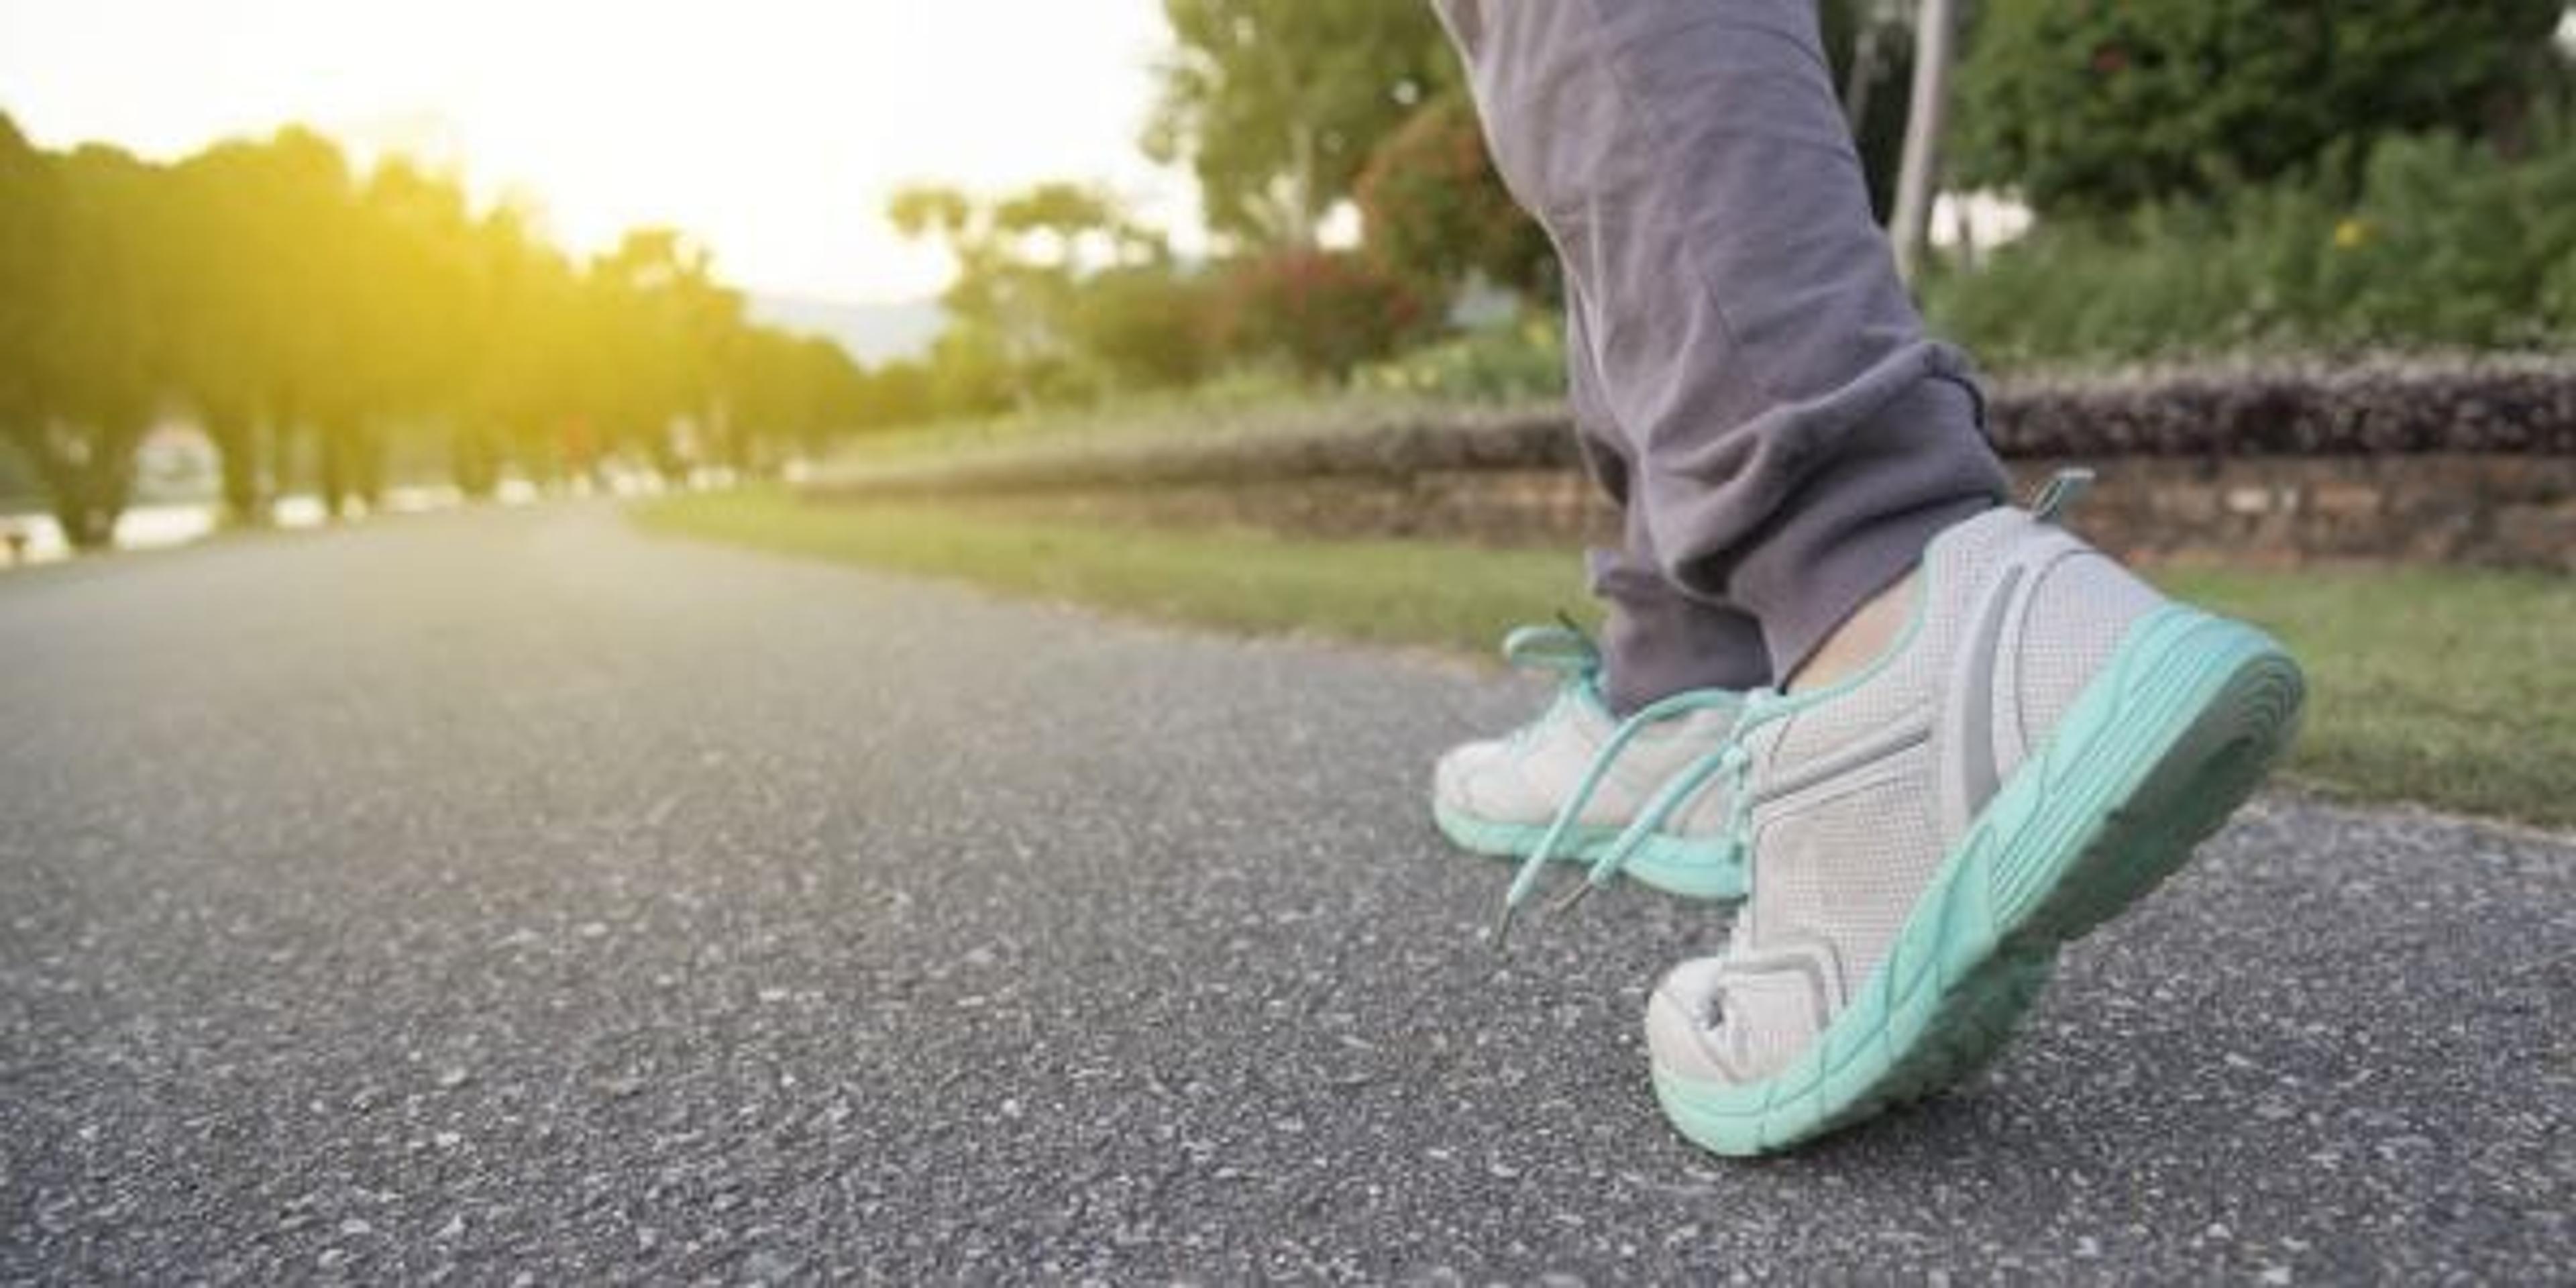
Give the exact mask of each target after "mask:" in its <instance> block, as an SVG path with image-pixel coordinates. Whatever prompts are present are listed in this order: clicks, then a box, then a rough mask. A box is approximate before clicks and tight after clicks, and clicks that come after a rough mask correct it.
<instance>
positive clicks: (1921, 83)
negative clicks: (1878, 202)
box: [1887, 0, 1958, 281]
mask: <svg viewBox="0 0 2576 1288" xmlns="http://www.w3.org/2000/svg"><path fill="white" fill-rule="evenodd" d="M1957 35H1958V14H1957V10H1956V8H1955V7H1954V6H1953V4H1952V2H1951V0H1916V17H1915V24H1914V85H1913V92H1912V94H1911V95H1909V97H1908V102H1907V105H1906V111H1905V156H1904V160H1903V162H1902V163H1901V164H1900V165H1899V166H1898V167H1897V172H1896V202H1895V205H1894V207H1893V209H1891V210H1890V212H1889V214H1888V221H1887V237H1888V240H1889V241H1890V242H1892V243H1894V245H1895V249H1896V272H1897V274H1898V276H1901V277H1903V278H1905V279H1906V280H1907V281H1912V280H1913V279H1914V266H1915V264H1916V262H1917V261H1918V260H1920V259H1921V257H1922V254H1923V248H1924V246H1925V244H1926V242H1927V240H1928V237H1929V234H1930V233H1931V230H1932V197H1933V194H1934V192H1935V190H1936V189H1938V188H1939V186H1940V183H1941V146H1942V139H1941V136H1942V133H1943V129H1944V127H1945V126H1946V125H1947V124H1948V122H1949V115H1950V59H1951V54H1950V49H1951V43H1952V41H1953V40H1954V39H1956V37H1957Z"/></svg>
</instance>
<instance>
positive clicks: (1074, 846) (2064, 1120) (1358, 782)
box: [0, 509, 2576, 1282]
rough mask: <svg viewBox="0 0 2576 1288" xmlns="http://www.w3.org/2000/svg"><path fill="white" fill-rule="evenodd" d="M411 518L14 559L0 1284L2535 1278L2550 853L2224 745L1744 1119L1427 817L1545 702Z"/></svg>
mask: <svg viewBox="0 0 2576 1288" xmlns="http://www.w3.org/2000/svg"><path fill="white" fill-rule="evenodd" d="M1529 697H1530V694H1529V690H1527V689H1525V688H1523V687H1521V685H1520V683H1519V682H1516V681H1511V680H1505V679H1501V678H1498V677H1495V676H1491V675H1485V674H1480V673H1475V672H1472V671H1469V670H1467V669H1464V668H1460V667H1455V666H1451V665H1449V664H1445V663H1437V662H1432V661H1427V660H1423V659H1419V658H1405V657H1392V656H1386V655H1379V654H1370V653H1362V652H1355V651H1349V650H1344V649H1338V648H1330V647H1319V646H1312V645H1304V644H1288V643H1242V642H1236V641H1229V640H1224V639H1218V638H1212V637H1207V636H1202V635H1196V634H1189V633H1182V632H1174V631H1167V630H1162V629H1156V628H1151V627H1144V626H1137V625H1130V624H1122V623H1116V622H1104V621H1101V620H1098V619H1095V618H1092V617H1089V616H1086V615H1083V614H1080V613H1075V612H1071V611H1066V610H1058V609H1049V608H1032V607H1023V606H1012V605H1005V604H998V603H994V602H991V601H988V600H985V599H983V598H980V597H978V596H976V595H974V594H971V593H968V592H964V591H959V590H953V589H948V588H943V587H938V586H930V585H923V584H917V583H910V582H904V581H898V580H893V579H887V578H880V577H876V576H871V575H867V574H862V573H857V572H852V571H847V570H842V569H837V568H831V567H826V566H822V565H817V564H804V563H797V562H790V561H784V560H776V559H770V558H766V557H762V556H756V555H751V554H745V553H737V552H733V551H727V550H719V549H713V548H706V547H699V546H692V545H685V544H677V543H667V542H660V541H655V540H651V539H648V538H645V537H642V536H639V535H636V534H634V533H632V532H630V531H629V530H627V529H626V528H625V527H624V526H623V525H622V524H621V522H620V521H619V520H618V518H617V517H616V516H615V515H614V514H612V513H609V512H607V511H603V510H582V509H547V510H529V511H517V512H508V513H487V514H458V515H449V516H437V517H425V518H419V519H411V520H405V521H401V522H395V523H386V524H383V525H379V526H377V527H374V528H370V529H367V530H363V531H357V532H351V533H346V534H336V535H327V536H318V535H317V536H280V537H275V538H264V539H254V540H243V541H238V542H227V543H219V544H217V545H216V546H213V547H208V548H202V549H197V550H192V551H187V552H182V553H177V554H169V555H157V556H148V557H140V558H132V559H124V560H115V561H110V562H107V563H103V564H97V565H90V566H83V567H76V568H66V569H58V570H49V571H40V572H35V573H29V574H23V575H13V576H8V577H0V1281H7V1280H19V1279H28V1280H43V1281H49V1282H67V1281H148V1282H171V1281H177V1280H180V1279H183V1278H196V1277H204V1278H207V1279H212V1280H217V1281H225V1280H246V1281H250V1282H276V1281H282V1280H307V1279H317V1278H318V1279H326V1280H328V1279H348V1280H363V1281H370V1282H381V1281H388V1280H395V1279H405V1280H430V1279H437V1278H451V1279H456V1280H461V1281H474V1282H494V1281H507V1280H509V1279H510V1278H512V1277H513V1276H514V1275H516V1274H518V1273H519V1272H521V1271H527V1272H532V1274H533V1278H532V1280H531V1281H532V1282H564V1281H579V1280H597V1279H614V1278H651V1279H655V1280H670V1279H684V1278H698V1277H704V1278H709V1279H715V1280H724V1281H734V1282H740V1281H746V1280H780V1279H798V1278H806V1277H819V1276H821V1275H825V1274H847V1273H850V1272H860V1273H864V1274H867V1275H869V1276H871V1277H878V1278H884V1279H890V1280H895V1281H916V1280H920V1279H934V1280H950V1279H976V1280H983V1279H994V1278H1010V1279H1040V1280H1047V1281H1064V1280H1070V1279H1077V1278H1081V1277H1085V1276H1092V1275H1097V1276H1101V1277H1105V1278H1108V1279H1111V1280H1114V1281H1121V1282H1128V1281H1140V1280H1151V1279H1163V1278H1168V1277H1174V1276H1179V1277H1186V1278H1193V1279H1201V1280H1212V1281H1220V1282H1222V1281H1241V1280H1245V1279H1251V1278H1256V1277H1258V1278H1271V1277H1296V1278H1304V1277H1315V1278H1363V1279H1371V1280H1378V1279H1390V1278H1396V1279H1419V1280H1429V1281H1443V1280H1457V1279H1467V1280H1484V1279H1487V1278H1495V1277H1499V1278H1508V1279H1515V1280H1531V1279H1539V1278H1543V1277H1546V1276H1548V1275H1550V1274H1562V1275H1567V1276H1572V1277H1575V1278H1580V1279H1585V1280H1591V1281H1612V1280H1632V1279H1690V1280H1710V1279H1719V1278H1723V1277H1726V1276H1731V1275H1734V1274H1737V1273H1739V1272H1740V1273H1743V1274H1747V1275H1752V1276H1755V1277H1770V1276H1777V1277H1783V1278H1792V1279H1806V1278H1814V1277H1818V1276H1833V1277H1845V1276H1851V1275H1861V1276H1868V1277H1875V1276H1878V1275H1882V1274H1890V1273H1911V1272H1919V1271H1923V1270H1946V1271H1948V1272H1949V1273H1950V1274H1951V1275H1953V1276H1954V1277H1956V1278H1958V1279H1961V1280H1966V1279H1985V1278H1988V1277H2010V1278H2031V1277H2037V1278H2040V1279H2046V1280H2054V1279H2062V1278H2094V1277H2101V1278H2112V1277H2124V1276H2141V1277H2148V1278H2154V1279H2164V1280H2199V1279H2203V1278H2210V1277H2220V1276H2227V1277H2241V1278H2245V1279H2254V1280H2259V1281H2264V1282H2278V1281H2282V1280H2284V1279H2292V1280H2298V1281H2325V1280H2354V1279H2378V1278H2394V1279H2405V1280H2414V1281H2424V1280H2432V1279H2440V1278H2446V1277H2457V1278H2463V1279H2469V1278H2476V1279H2517V1278H2539V1277H2555V1276H2563V1275H2564V1274H2565V1273H2566V1272H2567V1267H2568V1266H2569V1265H2570V1264H2571V1261H2570V1258H2571V1257H2576V1133H2571V1125H2576V847H2571V846H2570V845H2568V844H2566V843H2563V842H2553V841H2549V840H2545V839H2540V838H2534V837H2530V836H2515V835H2511V834H2506V833H2501V832H2497V831H2492V830H2486V829H2481V828H2477V827H2472V826H2466V825H2461V824H2456V823H2452V822H2447V821H2441V820H2436V819H2428V818H2420V817H2408V816H2402V815H2399V816H2392V815H2385V814H2375V813H2360V812H2352V811H2346V810H2340V809H2332V808H2326V807H2322V806H2318V805H2313V804H2305V803H2301V802H2298V801H2296V800H2292V799H2287V798H2277V797H2276V798H2272V799H2269V800H2267V801H2266V802H2263V803H2261V804H2258V806H2256V807H2255V808H2254V809H2253V810H2252V811H2250V812H2249V814H2248V815H2247V816H2246V817H2244V818H2243V819H2242V820H2241V821H2240V822H2239V823H2238V824H2237V825H2236V826H2234V827H2233V828H2231V829H2230V830H2229V831H2228V832H2227V833H2225V834H2224V835H2223V836H2222V837H2221V838H2220V839H2219V840H2217V841H2216V842H2214V843H2213V845H2212V846H2211V847H2210V849H2209V851H2208V853H2207V854H2206V855H2205V857H2204V861H2203V862H2201V863H2200V864H2199V865H2198V866H2197V867H2196V868H2194V869H2193V870H2192V871H2191V872H2189V873H2187V874H2185V876H2184V877H2183V878H2182V879H2180V880H2178V881H2177V882H2175V883H2174V884H2173V885H2171V886H2168V887H2167V888H2166V889H2165V890H2164V891H2163V892H2162V893H2160V894H2159V895H2158V896H2156V897H2155V898H2154V899H2153V900H2151V901H2150V902H2149V903H2148V904H2147V905H2146V906H2145V907H2144V908H2142V909H2141V910H2140V911H2139V912H2138V913H2137V914H2136V915H2135V916H2133V917H2131V918H2129V919H2127V920H2125V921H2123V922H2121V923H2119V924H2118V925H2116V926H2115V927H2113V928H2112V929H2111V930H2110V931H2109V932H2107V933H2105V934H2104V935H2102V936H2099V937H2097V939H2095V940H2094V941H2090V942H2088V943H2087V944H2085V945H2083V946H2081V947H2079V948H2078V949H2077V950H2075V951H2073V952H2071V953H2070V954H2069V957H2068V960H2067V962H2066V965H2065V969H2064V970H2063V972H2062V975H2061V983H2060V986H2059V987H2058V988H2057V989H2056V990H2055V991H2054V992H2053V993H2052V994H2051V995H2050V998H2049V1000H2048V1001H2047V1003H2046V1004H2045V1005H2044V1007H2043V1008H2042V1010H2041V1011H2040V1012H2039V1013H2038V1014H2037V1016H2036V1017H2035V1019H2034V1022H2033V1023H2032V1025H2031V1028H2030V1031H2029V1032H2028V1033H2027V1034H2026V1035H2025V1037H2024V1040H2023V1041H2022V1042H2021V1043H2019V1044H2018V1045H2017V1046H2016V1047H2015V1048H2014V1049H2013V1051H2012V1053H2011V1054H2010V1055H2008V1056H2007V1057H2006V1058H2005V1059H2004V1060H2003V1061H2002V1063H2001V1064H2000V1066H1999V1067H1998V1068H1997V1069H1996V1070H1995V1071H1994V1072H1993V1073H1992V1074H1991V1075H1990V1076H1988V1077H1986V1078H1984V1079H1983V1080H1981V1081H1979V1082H1977V1083H1976V1084H1974V1085H1972V1086H1970V1087H1968V1088H1966V1089H1965V1090H1964V1091H1962V1092H1961V1093H1960V1094H1958V1095H1956V1096H1954V1097H1952V1098H1949V1099H1946V1100H1943V1101H1940V1102H1936V1103H1934V1104H1933V1105H1931V1106H1929V1107H1926V1108H1924V1109H1921V1110H1919V1111H1916V1112H1913V1113H1910V1114H1907V1115H1904V1116H1901V1117H1898V1118H1894V1119H1891V1120H1886V1121H1883V1122H1881V1123H1879V1124H1877V1125H1874V1126H1871V1127H1869V1128H1866V1129H1864V1130H1861V1131H1858V1132H1854V1133H1851V1134H1849V1135H1846V1136H1844V1137H1841V1138H1838V1139H1836V1140H1834V1141H1832V1142H1830V1143H1827V1144H1825V1145H1824V1146H1822V1147H1820V1148H1816V1149H1813V1150H1811V1151H1809V1152H1807V1153H1805V1154H1803V1155H1800V1156H1797V1157H1793V1158H1790V1159H1787V1160H1781V1161H1773V1162H1767V1163H1762V1164H1758V1165H1751V1166H1746V1165H1733V1164H1726V1163H1721V1162H1718V1161H1715V1160H1712V1159H1708V1158H1705V1157H1702V1156H1700V1155H1698V1154H1696V1153H1695V1152H1693V1151H1692V1150H1691V1149H1689V1148H1688V1147H1686V1146H1685V1145H1683V1144H1681V1143H1680V1142H1679V1141H1677V1140H1676V1138H1675V1137H1673V1136H1672V1135H1671V1134H1669V1133H1668V1132H1667V1131H1666V1130H1665V1128H1664V1126H1663V1124H1662V1122H1661V1120H1660V1119H1659V1118H1658V1117H1657V1116H1656V1113H1655V1110H1654V1106H1653V1104H1652V1102H1651V1100H1650V1098H1649V1093H1648V1090H1647V1087H1646V1081H1645V1077H1644V1069H1643V1065H1642V1057H1641V1053H1640V1049H1639V1045H1638V1036H1637V1025H1636V1021H1637V1016H1638V1012H1639V1008H1640V1005H1641V1001H1642V996H1643V994H1642V990H1643V989H1644V988H1645V986H1646V985H1647V984H1648V983H1649V982H1650V981H1651V980H1652V979H1653V977H1654V975H1655V973H1656V971H1657V970H1658V968H1659V967H1661V966H1662V965H1664V964H1665V963H1668V962H1670V961H1672V960H1674V959H1676V958H1679V957H1681V956H1684V955H1685V954H1689V953H1692V952H1695V951H1704V950H1707V949H1709V948H1710V947H1712V946H1713V945H1714V944H1715V943H1716V942H1717V939H1718V937H1719V934H1720V931H1721V926H1720V923H1719V922H1718V920H1717V919H1716V918H1715V917H1714V916H1713V915H1711V914H1708V913H1706V912H1704V911H1699V910H1695V909H1691V908H1686V907H1681V906H1676V905H1672V904H1669V903H1665V902H1662V901H1659V900H1657V899H1655V898H1652V897H1650V896H1647V895H1644V894H1641V893H1622V894H1621V895H1620V896H1618V897H1614V898H1608V899H1600V900H1594V901H1591V902H1590V903H1588V904H1587V905H1586V906H1585V908H1584V910H1583V911H1582V913H1581V914H1580V915H1578V916H1577V917H1576V918H1574V919H1572V920H1571V921H1568V922H1563V923H1559V924H1558V925H1557V926H1555V927H1554V928H1553V929H1549V930H1544V931H1541V932H1539V933H1534V934H1531V935H1530V936H1528V938H1527V939H1526V940H1525V941H1524V942H1522V943H1521V944H1519V945H1518V946H1517V947H1516V951H1515V952H1514V954H1513V955H1512V956H1511V957H1510V958H1508V959H1497V958H1495V957H1494V956H1492V955H1491V954H1490V953H1488V952H1487V951H1486V950H1485V949H1484V948H1483V947H1482V946H1481V945H1480V944H1479V942H1478V941H1477V938H1476V930H1477V928H1478V926H1479V925H1480V924H1481V922H1482V919H1483V916H1484V914H1485V913H1486V911H1487V910H1488V908H1489V901H1490V900H1491V899H1492V898H1493V897H1494V896H1495V895H1496V893H1497V892H1498V889H1499V885H1500V880H1501V872H1500V871H1499V870H1498V869H1496V868H1494V867H1489V866H1486V865H1484V864H1482V863H1481V862H1479V861H1474V860H1467V859H1463V858H1456V857H1452V856H1450V855H1447V854H1445V853H1443V852H1442V850H1441V848H1440V847H1439V845H1438V844H1436V843H1435V841H1434V839H1433V838H1432V836H1431V835H1430V833H1429V829H1428V827H1427V825H1426V823H1425V822H1424V821H1423V819H1422V818H1421V817H1420V815H1421V798H1420V785H1419V784H1420V779H1421V776H1422V771H1423V767H1424V766H1425V764H1426V763H1427V761H1428V758H1429V757H1430V755H1431V754H1432V753H1433V751H1434V750H1435V749H1436V748H1438V747H1439V746H1440V745H1441V744H1442V743H1443V742H1444V741H1446V740H1448V739H1450V738H1451V737H1453V736H1455V735H1457V734H1458V733H1460V732H1461V731H1464V730H1470V729H1476V728H1479V727H1493V726H1498V725H1500V724H1503V723H1505V722H1508V721H1509V720H1510V719H1512V718H1513V717H1514V716H1515V715H1517V714H1518V713H1519V712H1521V711H1522V710H1524V709H1525V704H1526V703H1527V702H1528V701H1529Z"/></svg>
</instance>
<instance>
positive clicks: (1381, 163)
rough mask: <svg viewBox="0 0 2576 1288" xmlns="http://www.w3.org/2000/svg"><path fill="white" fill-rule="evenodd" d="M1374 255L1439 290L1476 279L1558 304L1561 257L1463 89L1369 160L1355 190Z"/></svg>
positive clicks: (1435, 103) (1410, 121)
mask: <svg viewBox="0 0 2576 1288" xmlns="http://www.w3.org/2000/svg"><path fill="white" fill-rule="evenodd" d="M1355 195H1356V200H1357V201H1358V203H1359V208H1360V215H1361V219H1362V227H1363V228H1365V229H1366V232H1367V246H1368V251H1369V253H1370V255H1371V256H1373V257H1375V258H1376V259H1377V260H1378V261H1379V262H1380V263H1382V264H1384V265H1386V266H1388V267H1389V268H1392V269H1395V270H1396V271H1398V272H1403V273H1407V274H1411V275H1414V276H1417V277H1419V278H1421V279H1423V280H1424V281H1426V282H1428V283H1431V284H1434V285H1436V286H1439V287H1442V288H1454V287H1455V286H1456V285H1457V284H1458V283H1460V282H1463V281H1465V280H1467V279H1468V278H1469V277H1470V276H1471V275H1481V276H1482V277H1484V278H1485V279H1486V280H1488V281H1491V282H1493V283H1495V284H1497V285H1501V286H1506V287H1510V288H1512V289H1513V290H1516V291H1519V292H1521V293H1523V294H1524V295H1527V296H1530V297H1534V298H1538V299H1543V300H1553V299H1554V298H1555V294H1556V252H1555V248H1554V247H1553V246H1551V245H1550V244H1549V242H1548V239H1547V233H1546V231H1545V230H1543V229H1541V228H1540V227H1539V225H1538V222H1537V221H1536V220H1534V219H1531V218H1530V217H1529V215H1528V213H1527V212H1525V211H1523V210H1522V209H1521V208H1520V206H1519V205H1518V204H1516V203H1515V202H1513V200H1512V196H1511V193H1510V192H1509V191H1507V190H1506V189H1505V188H1504V187H1503V181H1502V178H1501V176H1499V175H1497V174H1496V173H1495V172H1494V166H1493V162H1492V161H1491V160H1490V159H1489V158H1488V157H1487V156H1486V152H1485V135H1484V130H1483V128H1482V127H1480V126H1479V125H1478V124H1477V122H1476V107H1475V104H1474V103H1473V102H1472V101H1470V100H1469V99H1468V97H1467V95H1466V93H1465V92H1464V91H1462V90H1452V91H1449V92H1448V93H1444V94H1442V95H1440V96H1439V97H1438V98H1435V99H1432V100H1431V101H1430V102H1428V103H1425V104H1423V105H1422V107H1421V109H1420V110H1418V111H1416V112H1414V113H1413V115H1411V116H1410V117H1408V118H1406V120H1405V122H1404V124H1403V125H1402V126H1400V127H1398V128H1397V129H1396V131H1395V132H1394V133H1393V134H1390V135H1388V136H1387V137H1386V139H1385V140H1384V141H1382V142H1380V143H1379V144H1378V145H1377V148H1376V150H1374V151H1372V152H1371V153H1370V154H1369V159H1368V165H1367V167H1366V168H1365V169H1363V170H1362V171H1361V172H1360V175H1359V180H1358V184H1357V187H1356V190H1355Z"/></svg>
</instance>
